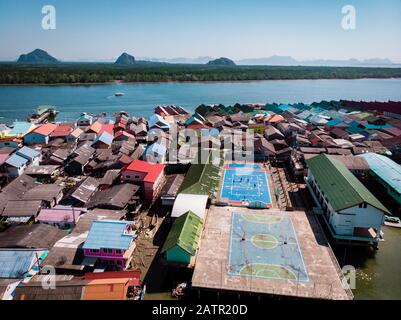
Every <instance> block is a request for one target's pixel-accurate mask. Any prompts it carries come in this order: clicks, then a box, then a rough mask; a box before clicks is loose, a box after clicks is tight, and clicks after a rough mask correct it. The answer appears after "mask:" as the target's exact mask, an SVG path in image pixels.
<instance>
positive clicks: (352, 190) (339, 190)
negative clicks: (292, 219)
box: [306, 154, 389, 213]
mask: <svg viewBox="0 0 401 320" xmlns="http://www.w3.org/2000/svg"><path fill="white" fill-rule="evenodd" d="M306 163H307V165H308V167H309V169H310V170H311V172H312V174H313V176H314V177H315V179H316V181H317V183H318V185H319V187H320V189H321V190H322V191H323V192H324V194H325V196H326V197H327V199H328V201H329V202H330V204H331V206H332V207H333V209H334V210H336V211H341V210H343V209H346V208H351V207H354V206H357V205H359V204H360V203H363V202H366V203H368V204H370V205H371V206H373V207H375V208H377V209H379V210H381V211H383V212H386V213H389V211H388V210H387V209H386V208H385V207H384V205H383V204H382V203H381V202H380V201H379V200H378V199H377V198H376V197H375V196H374V195H373V194H372V193H371V192H370V191H369V190H368V189H367V188H366V187H365V186H364V185H363V184H362V183H361V182H360V181H359V180H358V179H357V178H356V177H355V176H354V175H353V174H352V173H351V171H349V170H348V169H347V167H346V166H345V165H344V164H343V163H342V162H341V161H339V160H336V159H334V158H332V157H330V156H328V155H326V154H322V155H319V156H316V157H314V158H311V159H308V160H306Z"/></svg>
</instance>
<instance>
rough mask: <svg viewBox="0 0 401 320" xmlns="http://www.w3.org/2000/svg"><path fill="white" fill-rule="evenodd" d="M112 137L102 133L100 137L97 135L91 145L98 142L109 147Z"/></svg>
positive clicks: (104, 132)
mask: <svg viewBox="0 0 401 320" xmlns="http://www.w3.org/2000/svg"><path fill="white" fill-rule="evenodd" d="M113 139H114V136H113V135H111V134H110V133H108V132H106V131H103V132H102V133H101V134H100V135H98V136H97V137H96V139H95V141H93V144H95V143H96V142H98V141H101V142H104V143H105V144H107V145H109V146H110V145H111V144H112V143H113Z"/></svg>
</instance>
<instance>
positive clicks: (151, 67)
mask: <svg viewBox="0 0 401 320" xmlns="http://www.w3.org/2000/svg"><path fill="white" fill-rule="evenodd" d="M400 77H401V68H359V67H302V66H288V67H284V66H283V67H280V66H206V65H183V64H181V65H180V64H163V63H155V64H152V63H144V64H141V63H138V64H135V65H129V66H117V65H114V64H107V63H62V64H57V65H21V64H17V63H0V84H58V83H59V84H61V83H66V84H74V83H106V82H112V81H124V82H169V81H183V82H185V81H251V80H295V79H361V78H400Z"/></svg>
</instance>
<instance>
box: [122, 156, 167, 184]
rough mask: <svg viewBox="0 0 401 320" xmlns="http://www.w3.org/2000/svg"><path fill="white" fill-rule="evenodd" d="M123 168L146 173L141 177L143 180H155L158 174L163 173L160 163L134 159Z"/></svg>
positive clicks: (162, 166)
mask: <svg viewBox="0 0 401 320" xmlns="http://www.w3.org/2000/svg"><path fill="white" fill-rule="evenodd" d="M125 170H126V171H136V172H143V173H147V175H146V176H145V178H143V181H144V182H155V181H156V179H157V178H158V177H159V176H160V174H162V173H163V170H164V165H163V164H160V163H151V162H147V161H142V160H134V161H132V162H131V164H130V165H129V166H128V167H127V168H126V169H125Z"/></svg>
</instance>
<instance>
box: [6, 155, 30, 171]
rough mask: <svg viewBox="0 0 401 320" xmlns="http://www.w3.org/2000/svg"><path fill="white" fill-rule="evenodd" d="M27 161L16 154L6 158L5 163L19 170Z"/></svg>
mask: <svg viewBox="0 0 401 320" xmlns="http://www.w3.org/2000/svg"><path fill="white" fill-rule="evenodd" d="M27 162H28V160H27V159H25V158H23V157H21V156H19V155H17V154H13V155H12V156H11V157H10V158H8V159H7V160H6V163H7V164H9V165H10V166H13V167H16V168H19V167H21V166H23V165H24V164H27Z"/></svg>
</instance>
